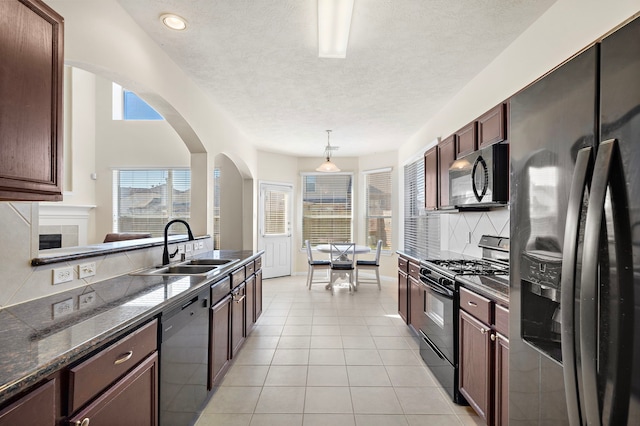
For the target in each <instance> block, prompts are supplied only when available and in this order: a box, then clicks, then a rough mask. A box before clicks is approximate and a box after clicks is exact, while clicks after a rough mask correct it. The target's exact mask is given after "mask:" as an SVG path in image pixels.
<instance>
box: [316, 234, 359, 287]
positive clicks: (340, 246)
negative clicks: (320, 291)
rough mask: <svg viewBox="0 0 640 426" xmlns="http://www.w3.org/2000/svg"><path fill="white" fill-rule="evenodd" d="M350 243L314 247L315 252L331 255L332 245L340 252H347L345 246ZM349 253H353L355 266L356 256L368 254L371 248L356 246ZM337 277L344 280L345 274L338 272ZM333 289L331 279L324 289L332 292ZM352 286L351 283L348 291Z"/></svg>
mask: <svg viewBox="0 0 640 426" xmlns="http://www.w3.org/2000/svg"><path fill="white" fill-rule="evenodd" d="M349 244H350V243H347V244H340V243H332V244H318V245H317V246H316V250H317V251H319V252H320V253H331V246H332V245H334V246H336V248H338V249H341V250H348V249H347V246H348V245H349ZM349 251H350V252H353V264H354V265H355V264H356V256H357V255H358V254H366V253H370V252H371V248H370V247H369V246H361V245H358V244H356V245H355V246H354V247H353V250H349ZM339 275H340V276H341V277H342V278H344V277H345V273H344V272H340V273H339ZM333 287H334V282H333V279H331V282H330V283H329V284H327V286H326V287H325V288H326V289H329V290H332V291H333ZM351 287H352V285H351V283H350V284H349V289H351Z"/></svg>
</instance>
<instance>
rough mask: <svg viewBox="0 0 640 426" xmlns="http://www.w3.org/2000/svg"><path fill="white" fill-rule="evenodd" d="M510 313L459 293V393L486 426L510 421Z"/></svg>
mask: <svg viewBox="0 0 640 426" xmlns="http://www.w3.org/2000/svg"><path fill="white" fill-rule="evenodd" d="M508 318H509V310H508V309H507V308H505V307H502V306H499V305H496V304H495V302H494V301H492V300H489V299H487V298H485V297H483V296H480V295H478V294H476V293H474V292H472V291H469V290H468V289H466V288H461V289H460V314H459V320H460V325H459V327H460V328H459V332H460V337H459V338H460V352H459V358H460V359H459V363H460V377H459V386H460V392H461V393H462V394H463V395H464V397H465V398H466V400H467V401H468V402H469V404H470V405H471V407H473V409H474V410H475V411H476V413H477V414H478V415H479V416H480V417H482V418H483V419H484V421H485V422H486V423H487V424H488V425H507V424H508V421H509V412H508V410H509V401H508V397H509V339H508V333H509V331H508V322H509V321H508Z"/></svg>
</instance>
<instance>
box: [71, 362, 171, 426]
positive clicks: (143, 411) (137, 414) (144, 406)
mask: <svg viewBox="0 0 640 426" xmlns="http://www.w3.org/2000/svg"><path fill="white" fill-rule="evenodd" d="M86 419H88V421H87V420H86ZM83 421H84V423H83ZM69 423H70V424H90V425H91V426H102V425H105V426H112V425H120V426H137V425H157V424H158V353H157V352H155V353H154V354H153V355H151V356H149V357H148V358H147V359H146V360H144V361H143V362H142V363H140V365H138V366H137V367H136V368H134V369H133V370H132V371H131V372H130V373H129V374H127V375H126V376H124V377H123V378H122V379H120V380H119V381H117V382H116V383H115V384H114V385H113V386H111V387H110V388H109V389H107V390H106V391H105V392H104V393H103V394H102V395H100V396H99V397H98V399H96V400H95V401H93V402H92V403H90V404H89V405H88V406H86V407H85V408H84V409H83V410H81V411H80V412H78V413H77V414H76V415H74V416H73V417H71V418H70V419H69Z"/></svg>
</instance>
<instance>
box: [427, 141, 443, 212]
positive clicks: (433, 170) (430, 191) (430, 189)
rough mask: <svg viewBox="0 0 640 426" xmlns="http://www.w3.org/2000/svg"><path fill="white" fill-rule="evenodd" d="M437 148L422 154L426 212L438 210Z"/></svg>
mask: <svg viewBox="0 0 640 426" xmlns="http://www.w3.org/2000/svg"><path fill="white" fill-rule="evenodd" d="M439 173H440V171H439V170H438V146H434V147H433V148H431V149H429V150H428V151H427V152H425V153H424V201H425V208H426V209H427V210H436V209H437V208H438V174H439Z"/></svg>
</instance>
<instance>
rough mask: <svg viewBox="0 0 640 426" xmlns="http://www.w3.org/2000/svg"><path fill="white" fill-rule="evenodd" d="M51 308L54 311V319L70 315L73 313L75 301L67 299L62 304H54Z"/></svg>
mask: <svg viewBox="0 0 640 426" xmlns="http://www.w3.org/2000/svg"><path fill="white" fill-rule="evenodd" d="M51 308H52V310H53V312H52V314H53V319H57V318H60V317H63V316H65V315H69V314H70V313H71V312H73V299H66V300H63V301H62V302H58V303H54V304H53V305H51Z"/></svg>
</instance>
